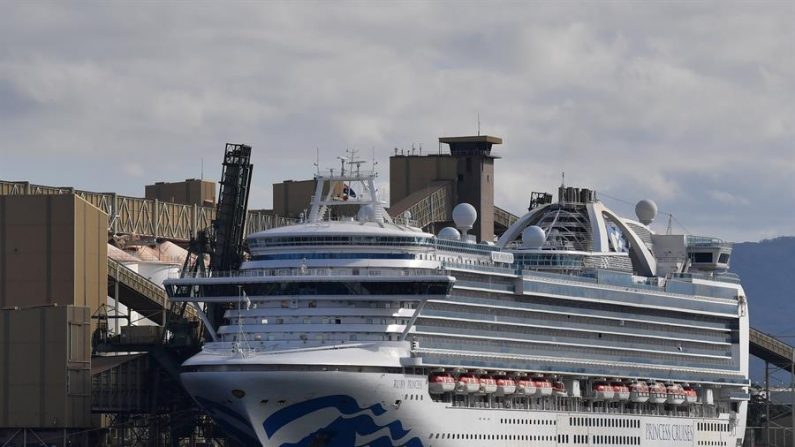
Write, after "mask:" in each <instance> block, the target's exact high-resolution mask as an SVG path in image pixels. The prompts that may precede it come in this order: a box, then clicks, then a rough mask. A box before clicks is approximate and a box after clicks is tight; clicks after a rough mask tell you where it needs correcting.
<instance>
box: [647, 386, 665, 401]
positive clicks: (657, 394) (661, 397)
mask: <svg viewBox="0 0 795 447" xmlns="http://www.w3.org/2000/svg"><path fill="white" fill-rule="evenodd" d="M666 400H668V390H667V389H666V388H665V385H663V384H662V383H660V382H655V383H652V384H651V385H650V386H649V402H651V403H653V404H664V403H665V401H666Z"/></svg>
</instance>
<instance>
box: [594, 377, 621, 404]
mask: <svg viewBox="0 0 795 447" xmlns="http://www.w3.org/2000/svg"><path fill="white" fill-rule="evenodd" d="M591 390H592V391H593V400H613V397H614V396H615V391H613V387H612V386H610V385H608V384H607V382H605V381H603V380H599V381H597V382H594V384H593V387H592V388H591Z"/></svg>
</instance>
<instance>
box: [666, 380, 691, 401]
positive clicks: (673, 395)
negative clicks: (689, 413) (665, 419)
mask: <svg viewBox="0 0 795 447" xmlns="http://www.w3.org/2000/svg"><path fill="white" fill-rule="evenodd" d="M666 390H667V391H668V398H667V399H666V402H668V403H669V404H673V405H682V404H683V403H685V399H686V397H685V390H684V389H683V388H682V385H679V384H676V383H672V384H670V385H668V386H667V387H666Z"/></svg>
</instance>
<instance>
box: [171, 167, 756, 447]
mask: <svg viewBox="0 0 795 447" xmlns="http://www.w3.org/2000/svg"><path fill="white" fill-rule="evenodd" d="M316 182H317V187H316V189H315V193H314V196H313V199H312V203H311V207H310V208H309V210H308V212H307V213H306V215H305V217H304V219H303V220H302V221H301V222H300V223H298V224H296V225H292V226H287V227H281V228H276V229H272V230H267V231H263V232H260V233H256V234H252V235H250V236H249V237H248V238H247V243H248V246H249V249H250V253H251V257H250V259H249V260H247V261H246V262H244V263H243V265H242V267H241V268H240V270H239V271H234V272H212V273H211V274H210V275H206V274H203V273H197V274H195V275H194V276H192V277H187V278H179V279H171V280H169V281H168V283H167V288H168V291H169V294H170V296H171V298H172V300H175V301H183V302H185V301H186V302H192V303H194V304H195V305H196V306H197V307H200V306H199V303H215V304H222V305H223V306H224V307H225V309H226V310H225V314H224V319H225V324H223V325H221V326H219V327H217V328H213V327H210V328H208V332H209V336H210V340H209V341H208V342H207V343H206V344H205V345H204V348H203V350H202V352H201V353H199V354H198V355H196V356H195V357H193V358H192V359H190V360H189V361H188V362H186V363H185V364H184V365H183V372H182V378H183V382H184V384H185V386H186V387H187V389H188V390H189V391H190V392H191V394H192V395H193V396H194V398H195V399H196V400H197V401H198V402H199V403H200V404H202V405H203V406H204V407H205V409H207V410H208V412H210V414H212V415H213V416H214V417H215V418H216V419H217V420H218V421H219V422H220V423H222V425H223V426H224V427H225V429H226V430H227V431H228V432H230V433H234V434H235V435H236V436H237V437H238V438H240V439H241V440H242V441H243V442H245V443H246V444H256V443H261V444H262V445H266V446H282V447H289V446H366V445H371V446H398V445H405V446H412V447H418V446H426V447H427V446H462V445H477V446H550V447H551V446H577V445H605V446H617V445H644V446H663V445H665V446H729V445H731V446H739V445H740V444H741V443H742V437H743V432H744V424H745V412H746V401H747V400H748V390H747V387H748V385H749V381H748V367H747V364H748V312H747V308H746V298H745V296H744V292H743V289H742V287H741V285H740V283H739V280H738V278H737V277H736V276H734V275H732V274H731V273H728V272H727V269H728V264H729V257H730V255H731V246H730V244H727V243H725V242H723V241H721V240H719V239H714V238H699V237H692V236H686V235H673V234H656V233H655V232H653V231H652V230H651V229H650V228H649V224H650V223H651V222H652V220H653V219H654V218H655V216H656V206H655V205H654V204H653V203H652V202H650V201H642V202H640V203H639V204H638V206H637V207H636V214H637V219H628V218H624V217H621V216H618V215H617V214H616V213H614V212H613V211H611V210H610V209H608V208H607V207H606V206H605V205H604V204H603V203H602V202H600V201H599V200H598V198H597V194H596V192H594V191H592V190H589V189H577V188H571V187H563V186H562V187H561V188H560V189H559V191H558V201H557V202H553V201H552V197H551V195H549V194H534V196H533V200H532V201H531V207H530V210H529V212H528V213H527V214H526V215H524V216H523V217H521V218H520V219H519V220H518V221H517V222H516V223H515V224H514V225H513V226H511V227H510V228H509V229H508V231H506V232H505V233H504V234H503V236H502V237H501V238H500V239H499V240H498V241H497V242H496V243H493V242H490V241H480V242H478V241H476V240H475V238H474V237H473V236H471V235H469V234H468V231H469V230H470V229H471V228H472V226H473V224H474V222H475V221H476V219H477V216H476V214H475V212H474V208H472V207H471V206H470V205H467V204H461V205H458V206H457V207H456V208H455V210H454V212H453V217H454V220H455V224H456V227H457V228H452V227H448V228H444V229H442V230H441V231H440V232H439V233H438V234H436V235H434V234H431V233H427V232H424V231H422V230H420V229H418V228H416V227H415V226H414V225H413V222H412V220H411V216H409V215H403V216H399V217H395V218H394V219H393V218H390V216H389V214H388V213H387V212H386V210H385V209H384V204H383V203H382V202H381V201H380V200H379V198H378V194H377V191H376V188H375V173H374V172H369V171H368V172H364V171H363V170H362V163H361V162H359V161H356V160H354V159H344V158H343V159H342V165H341V169H340V170H339V171H338V172H337V173H335V172H333V171H331V172H326V173H320V172H319V173H318V174H317V175H316ZM230 290H233V291H236V293H232V294H230Z"/></svg>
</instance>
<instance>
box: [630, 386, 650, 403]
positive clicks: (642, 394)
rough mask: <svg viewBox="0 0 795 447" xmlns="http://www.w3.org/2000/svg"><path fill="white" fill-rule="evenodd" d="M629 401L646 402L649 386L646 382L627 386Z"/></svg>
mask: <svg viewBox="0 0 795 447" xmlns="http://www.w3.org/2000/svg"><path fill="white" fill-rule="evenodd" d="M629 400H631V401H632V402H639V403H640V402H648V401H649V386H648V385H646V382H632V383H630V384H629Z"/></svg>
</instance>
